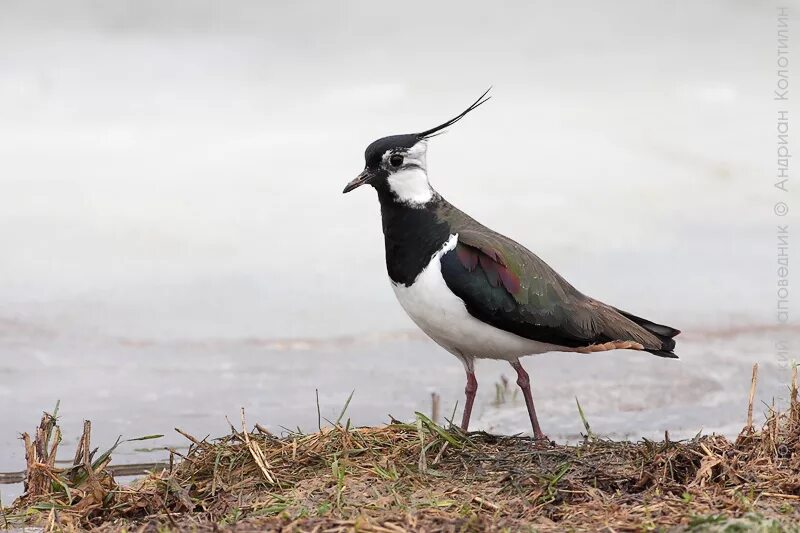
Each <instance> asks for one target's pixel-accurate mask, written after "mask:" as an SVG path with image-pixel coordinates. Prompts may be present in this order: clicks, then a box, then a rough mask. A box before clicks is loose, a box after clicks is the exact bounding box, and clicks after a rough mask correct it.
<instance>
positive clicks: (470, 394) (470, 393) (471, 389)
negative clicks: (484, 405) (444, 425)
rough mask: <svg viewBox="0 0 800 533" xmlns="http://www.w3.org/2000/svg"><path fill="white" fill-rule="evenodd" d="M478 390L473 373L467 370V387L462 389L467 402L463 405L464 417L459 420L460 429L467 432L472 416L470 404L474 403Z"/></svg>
mask: <svg viewBox="0 0 800 533" xmlns="http://www.w3.org/2000/svg"><path fill="white" fill-rule="evenodd" d="M477 390H478V380H477V379H475V372H474V371H473V370H471V369H469V368H468V369H467V386H466V387H464V393H465V394H466V395H467V401H466V403H464V417H463V418H462V419H461V429H463V430H464V431H467V429H469V417H470V415H472V402H474V401H475V392H476V391H477Z"/></svg>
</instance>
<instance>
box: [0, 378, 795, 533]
mask: <svg viewBox="0 0 800 533" xmlns="http://www.w3.org/2000/svg"><path fill="white" fill-rule="evenodd" d="M754 384H755V381H754ZM751 398H752V395H751ZM242 422H243V426H244V420H243V421H242ZM257 428H258V429H256V430H254V431H252V432H248V431H240V430H237V429H234V428H231V434H230V435H227V436H225V437H222V438H220V439H216V440H213V441H206V440H202V441H201V440H198V439H196V438H194V437H192V436H191V435H186V437H187V438H188V439H189V440H190V441H191V443H192V444H191V446H190V448H189V451H188V452H187V453H186V454H185V455H184V456H181V457H174V459H175V461H174V464H172V466H171V467H169V468H166V469H165V470H163V471H161V472H154V473H151V474H150V475H148V476H146V477H144V478H143V479H141V480H139V481H138V482H136V483H135V484H134V485H132V486H127V487H125V486H120V485H118V484H117V483H116V482H115V480H114V479H113V476H112V475H111V474H110V473H109V471H108V468H107V465H108V462H109V461H110V457H111V456H110V454H109V453H106V454H102V455H101V456H99V457H97V458H95V457H94V455H93V454H92V452H90V451H89V450H90V444H89V435H90V426H88V425H87V428H86V431H85V432H84V437H83V438H82V439H81V443H80V445H79V448H78V452H77V453H76V454H75V460H74V466H72V467H71V468H68V469H59V468H56V467H55V463H54V457H55V453H56V450H57V447H58V438H57V435H58V432H57V427H56V425H55V419H54V418H53V417H51V416H50V415H45V417H44V418H43V420H42V424H41V426H40V428H39V430H38V431H37V435H36V438H34V439H33V441H31V440H30V439H27V440H26V441H25V444H26V450H27V451H28V473H27V481H26V494H25V495H24V496H23V497H21V498H20V499H19V500H18V501H17V502H15V504H14V506H13V507H12V508H11V509H8V510H6V511H5V515H6V516H5V519H6V520H8V521H10V522H11V523H12V524H14V523H22V522H24V523H28V524H31V523H37V524H39V525H43V526H45V527H47V528H50V529H83V528H87V529H92V528H95V529H99V530H101V531H102V530H109V531H110V530H120V529H127V530H137V531H138V530H141V531H161V530H196V531H205V530H209V531H210V530H219V529H227V530H237V531H238V530H241V531H253V530H286V531H320V532H321V531H355V530H358V531H374V532H397V531H408V530H414V531H423V530H424V531H498V530H503V529H506V530H509V531H520V530H540V531H564V530H573V531H598V530H607V531H642V530H687V529H688V530H697V531H712V530H714V531H717V530H719V531H723V530H724V531H750V530H759V531H796V530H797V529H796V525H795V524H797V523H798V522H800V508H799V507H798V506H799V505H800V403H798V398H797V377H796V370H795V371H794V372H793V385H792V390H791V401H790V405H789V406H788V407H787V409H786V410H785V411H783V412H778V411H776V410H775V409H770V411H769V413H768V414H767V421H766V423H765V424H764V426H763V428H761V429H760V430H756V429H754V428H753V427H752V425H748V426H747V427H745V429H744V430H743V431H742V433H741V434H740V435H739V437H738V438H737V439H736V440H735V441H730V440H728V439H726V438H725V437H721V436H716V435H710V436H703V437H699V438H696V439H693V440H690V441H684V442H673V441H670V440H668V439H667V440H665V441H662V442H652V441H648V440H642V441H639V442H635V443H633V442H612V441H609V440H603V439H597V438H595V437H594V436H591V435H590V436H589V437H587V438H586V439H585V441H584V442H583V443H581V444H579V445H576V446H566V445H555V444H551V445H546V446H542V445H536V444H534V443H533V442H532V441H531V440H530V439H529V438H526V437H501V436H496V435H489V434H486V433H470V434H468V435H465V434H463V433H461V432H460V431H458V430H456V429H445V428H442V427H440V426H437V425H436V424H434V423H433V422H431V421H430V420H429V419H428V418H427V417H425V416H424V415H421V414H418V415H417V419H416V422H415V423H414V424H403V423H392V424H389V425H387V426H383V427H362V428H351V427H349V425H341V424H336V425H335V426H334V427H332V428H327V429H323V430H322V431H320V432H318V433H314V434H311V435H304V434H290V435H287V436H284V437H276V436H273V435H271V434H269V433H268V432H267V431H266V430H263V428H260V426H257ZM0 524H2V518H1V517H0Z"/></svg>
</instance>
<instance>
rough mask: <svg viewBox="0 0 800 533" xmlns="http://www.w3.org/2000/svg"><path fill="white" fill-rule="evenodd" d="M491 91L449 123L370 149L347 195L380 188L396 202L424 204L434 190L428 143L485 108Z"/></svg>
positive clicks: (384, 140)
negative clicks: (482, 106) (430, 171)
mask: <svg viewBox="0 0 800 533" xmlns="http://www.w3.org/2000/svg"><path fill="white" fill-rule="evenodd" d="M488 92H489V90H487V91H486V92H485V93H483V94H482V95H481V96H480V98H478V99H477V100H475V102H473V103H472V105H471V106H469V107H468V108H467V109H466V110H464V111H463V112H461V113H460V114H459V115H457V116H455V117H453V118H451V119H450V120H448V121H447V122H445V123H443V124H440V125H438V126H436V127H435V128H431V129H429V130H426V131H423V132H421V133H407V134H404V135H392V136H389V137H383V138H382V139H378V140H377V141H375V142H373V143H372V144H370V145H369V146H367V149H366V151H365V152H364V160H365V163H366V164H365V166H364V170H363V171H362V172H361V174H359V175H358V176H356V179H354V180H353V181H351V182H350V183H348V184H347V186H346V187H345V188H344V191H343V192H345V193H347V192H350V191H352V190H353V189H356V188H358V187H360V186H362V185H364V184H369V185H372V186H373V187H375V188H376V189H378V188H388V190H389V191H391V192H392V193H393V194H394V196H395V197H396V198H397V200H399V201H401V202H404V203H409V204H424V203H426V202H427V201H428V200H430V199H431V198H432V196H433V189H431V186H430V184H429V183H428V169H427V163H426V161H425V154H426V152H427V150H428V139H430V138H431V137H434V136H436V135H439V134H441V133H443V131H442V130H444V129H445V128H447V127H448V126H452V125H453V124H455V123H456V122H458V121H459V120H461V119H462V118H464V117H465V116H466V115H467V113H469V112H470V111H472V110H473V109H475V108H476V107H478V106H479V105H481V104H483V103H484V102H486V101H487V100H489V98H490V97H487V96H486V95H487V94H488Z"/></svg>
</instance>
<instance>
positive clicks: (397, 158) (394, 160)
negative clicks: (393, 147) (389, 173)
mask: <svg viewBox="0 0 800 533" xmlns="http://www.w3.org/2000/svg"><path fill="white" fill-rule="evenodd" d="M389 164H390V165H392V166H393V167H399V166H400V165H402V164H403V156H402V155H397V154H395V155H393V156H392V157H390V158H389Z"/></svg>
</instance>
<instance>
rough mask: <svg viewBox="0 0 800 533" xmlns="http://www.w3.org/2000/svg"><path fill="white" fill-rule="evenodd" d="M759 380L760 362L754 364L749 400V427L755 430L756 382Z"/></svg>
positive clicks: (750, 429)
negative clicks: (754, 403) (754, 404)
mask: <svg viewBox="0 0 800 533" xmlns="http://www.w3.org/2000/svg"><path fill="white" fill-rule="evenodd" d="M757 382H758V363H755V364H754V365H753V376H752V377H751V378H750V396H749V398H748V400H747V428H748V430H749V431H752V430H753V400H754V399H755V397H756V383H757Z"/></svg>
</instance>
